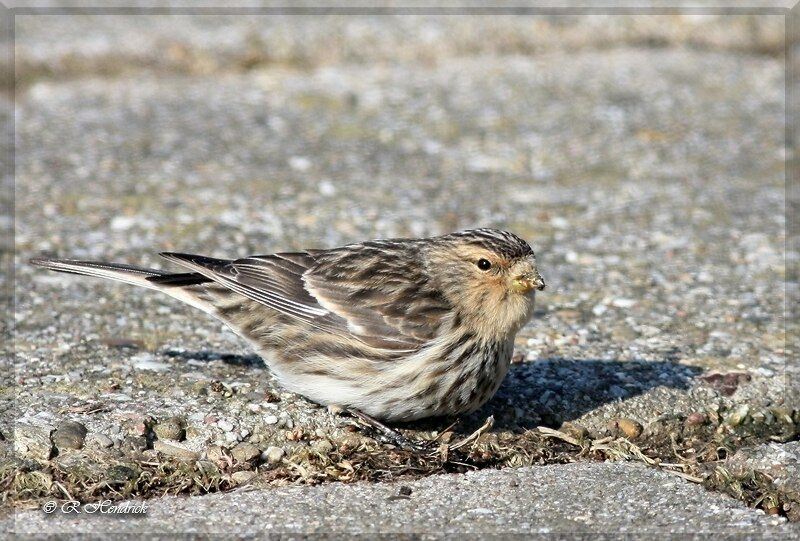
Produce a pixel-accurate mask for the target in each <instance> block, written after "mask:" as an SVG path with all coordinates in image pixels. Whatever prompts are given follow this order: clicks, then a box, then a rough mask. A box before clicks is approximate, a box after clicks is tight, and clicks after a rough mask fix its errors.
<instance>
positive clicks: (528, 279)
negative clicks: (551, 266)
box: [511, 271, 544, 295]
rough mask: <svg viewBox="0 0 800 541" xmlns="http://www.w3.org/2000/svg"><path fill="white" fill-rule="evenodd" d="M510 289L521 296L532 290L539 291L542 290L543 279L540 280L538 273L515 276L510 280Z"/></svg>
mask: <svg viewBox="0 0 800 541" xmlns="http://www.w3.org/2000/svg"><path fill="white" fill-rule="evenodd" d="M511 289H513V290H514V291H516V292H517V293H521V294H523V295H524V294H525V293H528V292H529V291H530V290H532V289H536V290H538V291H541V290H543V289H544V278H542V275H541V274H539V272H538V271H533V272H532V273H530V274H524V275H522V276H517V277H516V278H514V279H513V280H511Z"/></svg>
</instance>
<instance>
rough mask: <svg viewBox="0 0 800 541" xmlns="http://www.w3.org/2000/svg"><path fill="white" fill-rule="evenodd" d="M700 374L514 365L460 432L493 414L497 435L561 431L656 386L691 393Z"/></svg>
mask: <svg viewBox="0 0 800 541" xmlns="http://www.w3.org/2000/svg"><path fill="white" fill-rule="evenodd" d="M701 372H702V369H700V368H697V367H693V366H685V365H681V364H677V363H675V362H670V361H642V360H632V361H617V360H598V359H586V360H578V359H544V360H540V361H535V362H528V363H523V364H519V365H512V366H511V368H510V369H509V371H508V375H507V376H506V379H505V380H504V381H503V384H502V385H501V386H500V389H499V390H498V391H497V394H496V395H495V396H494V398H492V399H491V400H490V401H489V402H488V403H486V404H485V405H484V406H483V407H482V408H480V409H479V410H478V411H476V412H475V413H472V414H470V415H467V416H465V417H464V418H462V419H461V422H460V423H459V424H458V430H459V431H460V432H468V431H471V430H475V429H476V428H478V427H479V426H480V425H481V424H483V422H484V421H485V420H486V418H487V417H488V416H489V415H494V418H495V424H494V430H496V431H497V430H510V431H513V432H520V431H524V430H528V429H531V428H535V427H537V426H548V427H553V428H558V427H559V426H561V424H562V423H563V422H565V421H572V420H575V419H577V418H579V417H581V416H582V415H584V414H586V413H588V412H590V411H592V410H595V409H597V408H599V407H601V406H603V405H604V404H607V403H610V402H614V401H617V400H626V399H629V398H631V397H634V396H637V395H641V394H644V393H646V392H648V391H650V390H651V389H654V388H656V387H661V386H664V387H670V388H674V389H688V388H689V387H691V385H692V382H693V380H694V378H696V377H697V376H698V375H699V374H700V373H701ZM447 421H448V420H446V419H430V420H423V421H419V422H416V423H412V424H409V425H408V427H409V428H412V427H413V428H418V429H425V430H435V429H440V428H441V427H442V426H447V424H449V423H448V422H447Z"/></svg>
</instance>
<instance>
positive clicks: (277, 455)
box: [261, 446, 286, 465]
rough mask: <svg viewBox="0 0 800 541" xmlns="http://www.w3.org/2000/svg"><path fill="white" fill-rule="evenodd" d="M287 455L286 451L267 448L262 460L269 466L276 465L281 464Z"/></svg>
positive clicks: (271, 447) (262, 454)
mask: <svg viewBox="0 0 800 541" xmlns="http://www.w3.org/2000/svg"><path fill="white" fill-rule="evenodd" d="M285 454H286V451H284V450H283V449H282V448H280V447H275V446H270V447H267V449H266V450H265V451H264V452H263V453H261V459H262V460H263V461H264V462H266V463H267V464H271V465H274V464H277V463H279V462H280V461H281V460H282V459H283V456H284V455H285Z"/></svg>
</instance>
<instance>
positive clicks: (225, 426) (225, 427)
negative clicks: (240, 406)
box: [217, 419, 233, 432]
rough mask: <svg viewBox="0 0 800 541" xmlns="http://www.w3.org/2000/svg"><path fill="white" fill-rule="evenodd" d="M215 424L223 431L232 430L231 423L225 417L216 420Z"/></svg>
mask: <svg viewBox="0 0 800 541" xmlns="http://www.w3.org/2000/svg"><path fill="white" fill-rule="evenodd" d="M217 426H218V427H220V428H221V429H222V431H223V432H230V431H231V430H233V423H232V422H230V421H227V420H225V419H220V420H219V421H217Z"/></svg>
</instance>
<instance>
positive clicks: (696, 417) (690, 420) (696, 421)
mask: <svg viewBox="0 0 800 541" xmlns="http://www.w3.org/2000/svg"><path fill="white" fill-rule="evenodd" d="M706 422H708V416H707V415H706V414H705V413H700V412H697V411H695V412H693V413H690V414H689V415H687V416H686V425H687V426H700V425H704V424H706Z"/></svg>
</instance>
